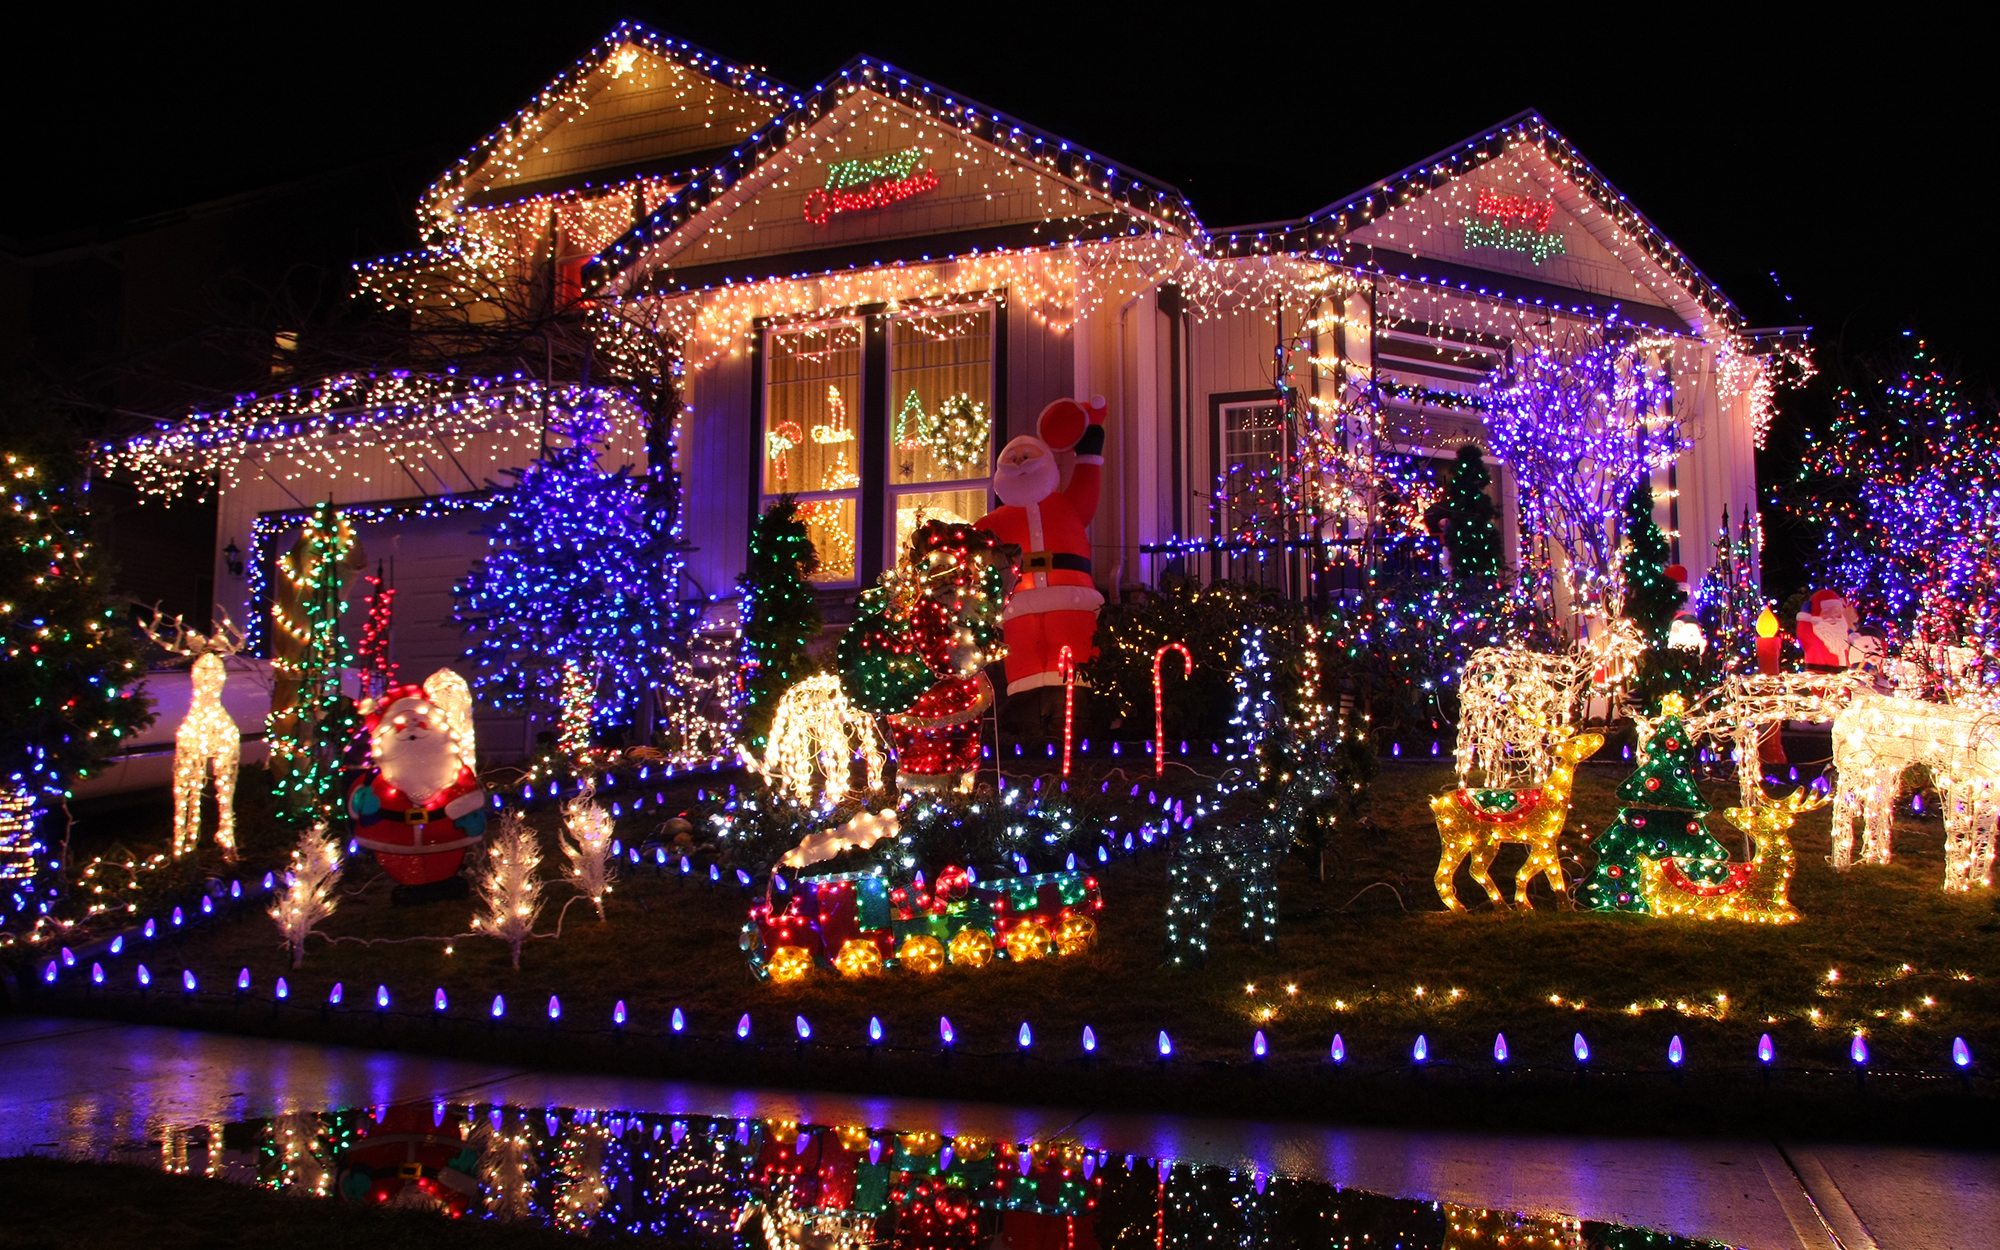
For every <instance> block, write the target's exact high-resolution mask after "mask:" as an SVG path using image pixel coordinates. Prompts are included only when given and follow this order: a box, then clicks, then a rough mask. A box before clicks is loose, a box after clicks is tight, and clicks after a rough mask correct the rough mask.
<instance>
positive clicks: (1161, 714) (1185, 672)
mask: <svg viewBox="0 0 2000 1250" xmlns="http://www.w3.org/2000/svg"><path fill="white" fill-rule="evenodd" d="M1169 651H1178V652H1180V653H1181V680H1182V681H1186V680H1187V679H1188V678H1190V677H1193V676H1194V656H1193V655H1192V654H1190V653H1189V651H1188V649H1187V644H1185V643H1179V642H1170V643H1168V644H1167V645H1166V646H1164V647H1161V648H1160V649H1159V650H1158V651H1155V652H1153V775H1154V776H1155V777H1158V776H1161V775H1162V774H1164V773H1165V772H1166V771H1167V709H1166V699H1165V695H1166V688H1165V686H1164V685H1163V684H1162V675H1161V673H1160V663H1161V661H1163V660H1165V659H1166V658H1167V652H1169Z"/></svg>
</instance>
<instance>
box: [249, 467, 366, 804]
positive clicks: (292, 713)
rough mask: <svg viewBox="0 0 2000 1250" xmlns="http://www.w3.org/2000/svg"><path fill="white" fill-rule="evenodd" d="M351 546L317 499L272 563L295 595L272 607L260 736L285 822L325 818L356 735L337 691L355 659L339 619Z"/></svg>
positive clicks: (348, 706) (344, 528)
mask: <svg viewBox="0 0 2000 1250" xmlns="http://www.w3.org/2000/svg"><path fill="white" fill-rule="evenodd" d="M353 549H354V530H353V527H352V526H350V525H349V524H348V522H347V518H346V517H344V516H342V515H341V514H340V513H339V512H337V511H335V510H334V507H333V505H332V504H331V503H323V504H319V505H318V506H316V507H315V508H314V509H313V512H312V515H311V516H310V517H307V518H306V523H305V526H304V529H303V532H302V533H301V535H300V538H299V544H298V546H297V547H295V548H293V550H292V552H291V554H290V555H289V556H287V557H286V558H285V559H283V560H281V561H279V562H278V574H279V576H281V577H284V578H286V579H287V580H288V581H289V582H290V583H291V589H292V590H293V592H294V594H293V595H292V596H288V597H287V598H286V600H285V601H284V602H274V603H273V604H272V607H271V624H272V626H273V634H274V636H275V637H276V638H277V639H278V645H277V646H276V647H275V648H274V650H275V651H276V653H277V658H276V659H275V660H274V661H273V665H272V666H273V668H274V669H276V670H277V677H278V681H276V682H274V683H273V688H274V691H273V693H274V698H273V702H272V707H271V714H270V717H269V719H268V720H267V721H266V729H267V730H268V733H267V735H266V736H267V740H268V741H269V743H270V748H271V775H272V795H273V797H274V799H275V800H276V804H277V815H278V819H279V820H281V821H283V822H285V823H286V824H289V825H311V824H314V823H316V822H324V821H326V820H327V819H329V817H330V815H331V813H332V812H333V810H334V808H335V806H336V804H337V803H338V796H337V794H336V791H337V790H338V788H339V784H340V770H341V765H342V762H343V760H344V759H345V757H346V755H347V752H348V748H349V746H350V745H351V744H352V743H353V741H354V739H355V727H356V722H355V718H354V706H353V704H352V703H351V702H350V701H349V700H348V699H347V697H346V696H345V695H343V694H342V693H341V690H340V677H341V670H342V669H344V668H346V667H347V666H348V665H350V664H351V663H352V662H353V660H354V656H353V653H352V652H351V651H349V649H348V644H347V634H346V631H345V630H343V629H342V628H341V621H340V618H341V614H342V613H344V612H345V611H346V610H347V599H346V589H347V573H348V570H347V562H348V557H349V555H350V554H351V553H352V552H353ZM279 692H284V693H283V694H280V693H279Z"/></svg>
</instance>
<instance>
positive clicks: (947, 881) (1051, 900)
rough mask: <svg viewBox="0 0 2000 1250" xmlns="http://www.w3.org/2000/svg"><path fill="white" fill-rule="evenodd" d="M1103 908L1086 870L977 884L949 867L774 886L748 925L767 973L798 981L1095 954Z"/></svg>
mask: <svg viewBox="0 0 2000 1250" xmlns="http://www.w3.org/2000/svg"><path fill="white" fill-rule="evenodd" d="M1103 907H1104V900H1103V897H1102V895H1101V894H1100V892H1099V890H1098V884H1097V879H1096V878H1095V877H1091V876H1088V875H1086V874H1084V873H1081V872H1050V873H1042V874H1040V875H1036V876H1015V877H997V876H996V877H994V878H992V879H990V880H987V879H981V880H978V881H975V880H974V879H973V876H972V874H970V873H968V872H967V871H966V870H965V869H963V868H957V867H948V868H946V869H944V870H943V871H942V872H939V873H938V874H937V879H936V880H935V881H933V882H931V883H929V885H928V886H926V885H925V884H922V883H920V882H918V881H916V880H912V881H911V882H910V883H908V884H905V885H892V884H891V883H890V881H889V880H888V878H887V877H885V876H883V875H882V874H881V873H879V872H850V873H840V874H835V875H828V876H823V877H807V878H805V879H804V880H801V881H796V882H794V883H792V885H791V886H790V888H788V889H786V890H784V891H778V890H776V889H775V888H774V889H772V890H771V891H770V892H769V893H767V895H766V896H765V897H764V898H762V899H760V900H758V901H757V903H755V904H754V905H753V906H752V907H751V909H750V922H749V924H748V925H747V926H745V940H746V942H748V943H749V949H750V965H751V968H752V969H753V970H754V971H756V972H757V974H758V975H759V976H766V977H769V978H770V979H772V980H774V981H779V982H786V981H795V980H798V979H800V978H802V977H804V976H806V975H807V974H808V973H809V972H810V971H811V970H812V969H814V968H831V969H833V970H834V971H836V972H838V973H840V974H841V975H842V976H847V977H859V976H872V975H874V974H876V973H878V972H881V971H884V970H886V969H903V970H907V971H910V972H915V973H919V974H924V975H928V974H930V973H933V972H937V971H939V970H941V969H942V968H943V967H944V966H945V965H946V964H947V963H949V964H951V965H953V966H955V967H961V968H983V967H985V966H986V965H987V964H989V963H992V962H993V961H994V960H995V959H996V958H1002V957H1004V958H1006V959H1008V960H1010V961H1012V962H1015V963H1025V962H1031V961H1034V960H1039V959H1044V958H1047V957H1050V956H1059V957H1069V956H1075V955H1081V954H1083V953H1084V952H1086V951H1088V950H1089V949H1090V947H1091V945H1092V943H1094V942H1095V940H1096V937H1097V913H1098V912H1099V911H1101V910H1102V909H1103Z"/></svg>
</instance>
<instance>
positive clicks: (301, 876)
mask: <svg viewBox="0 0 2000 1250" xmlns="http://www.w3.org/2000/svg"><path fill="white" fill-rule="evenodd" d="M339 880H340V839H338V838H336V837H334V836H332V835H331V834H329V833H328V832H327V830H326V824H325V822H324V821H322V822H321V823H319V824H316V825H314V826H313V827H312V828H310V829H308V830H306V831H305V832H304V833H301V834H300V835H299V842H298V845H297V846H295V847H293V848H292V866H291V868H290V869H289V870H287V871H286V873H285V888H284V891H283V892H282V893H280V894H279V895H278V897H277V902H275V903H273V904H272V905H271V913H270V914H271V919H273V920H275V921H277V922H278V928H279V930H280V931H281V932H283V933H284V935H285V944H286V945H287V946H289V947H291V951H292V967H294V968H296V967H298V966H299V965H300V964H301V963H303V962H305V957H306V938H308V937H309V936H311V935H312V932H313V928H314V926H315V925H317V924H319V922H320V921H322V920H325V919H326V918H327V917H328V916H331V915H332V914H333V908H334V903H335V902H336V900H335V899H334V897H333V887H334V884H335V883H336V882H338V881H339Z"/></svg>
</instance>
